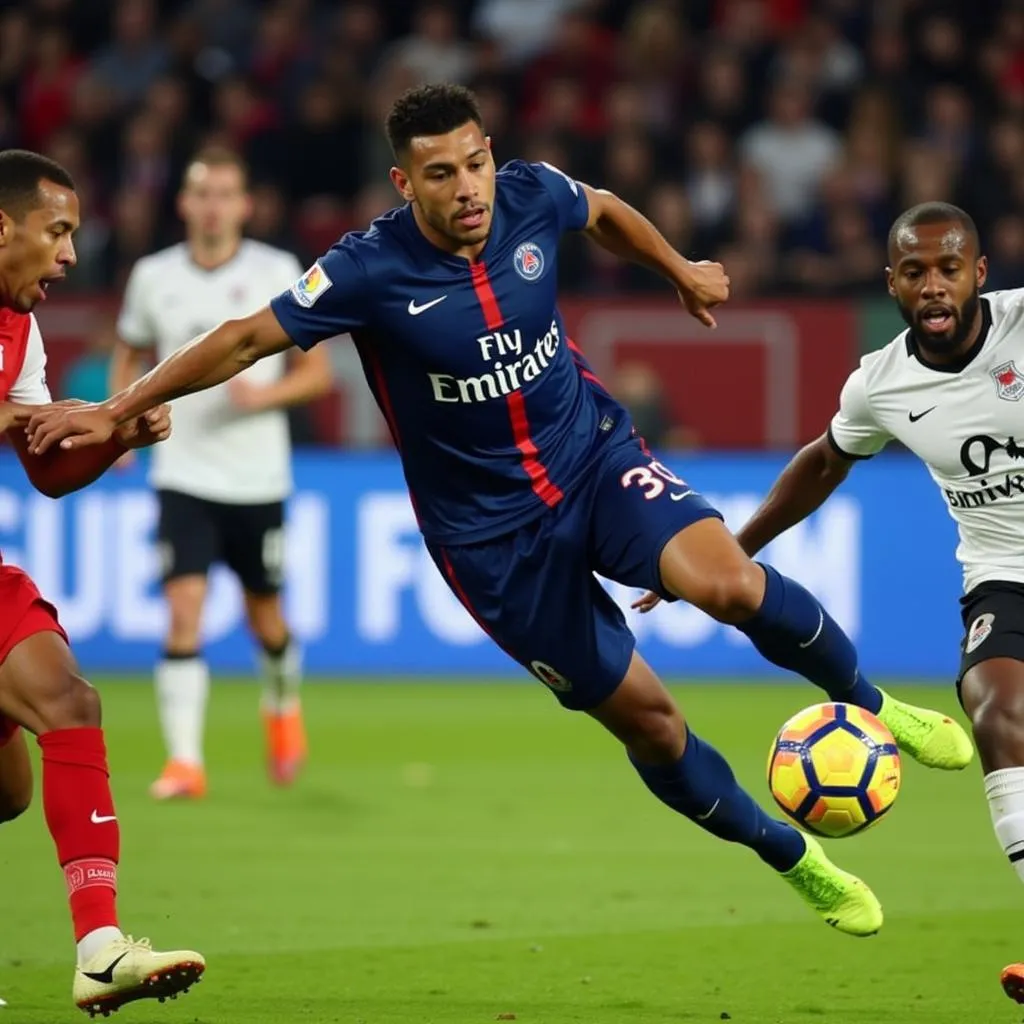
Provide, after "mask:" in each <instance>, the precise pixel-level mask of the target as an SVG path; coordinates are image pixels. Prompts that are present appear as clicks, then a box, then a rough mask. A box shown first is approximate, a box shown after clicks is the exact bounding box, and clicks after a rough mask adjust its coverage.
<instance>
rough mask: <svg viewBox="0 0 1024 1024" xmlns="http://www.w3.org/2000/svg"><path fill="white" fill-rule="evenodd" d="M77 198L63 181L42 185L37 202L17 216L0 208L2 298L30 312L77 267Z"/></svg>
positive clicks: (20, 310)
mask: <svg viewBox="0 0 1024 1024" xmlns="http://www.w3.org/2000/svg"><path fill="white" fill-rule="evenodd" d="M78 223H79V214H78V196H77V195H75V193H74V192H73V191H72V190H71V189H69V188H64V187H63V186H62V185H56V184H54V183H53V182H52V181H47V180H45V179H44V180H43V181H41V182H40V183H39V198H38V203H37V205H35V206H34V207H33V208H32V209H31V210H29V211H28V212H27V213H25V214H24V215H23V216H22V217H21V218H20V220H15V219H14V218H13V217H10V216H9V215H8V214H7V213H5V212H3V211H0V302H2V304H3V305H5V306H7V307H8V308H9V309H14V310H17V311H18V312H19V313H28V312H31V310H32V309H33V307H34V306H35V305H36V303H37V302H42V301H43V300H44V299H45V298H46V292H47V289H48V288H49V286H50V285H51V284H52V283H53V282H54V281H59V280H61V279H62V278H63V277H64V276H65V275H66V273H67V269H68V267H73V266H74V265H75V260H76V256H75V246H74V243H73V242H72V240H71V239H72V235H73V234H74V232H75V231H76V229H77V228H78Z"/></svg>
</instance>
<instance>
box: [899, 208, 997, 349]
mask: <svg viewBox="0 0 1024 1024" xmlns="http://www.w3.org/2000/svg"><path fill="white" fill-rule="evenodd" d="M890 259H891V260H892V266H891V267H888V268H887V269H886V276H887V278H888V284H889V294H890V295H891V296H892V297H893V298H894V299H895V300H896V304H897V306H899V310H900V313H901V315H902V316H903V319H904V320H905V321H906V323H907V325H908V326H909V327H910V329H911V330H912V331H913V332H914V339H915V340H916V341H917V343H918V345H920V347H921V348H922V349H923V350H924V351H926V352H930V353H932V354H933V355H936V356H950V355H955V354H957V353H959V351H960V350H961V349H962V348H963V347H964V346H965V344H967V343H968V341H969V339H970V340H973V339H972V338H971V333H972V331H973V330H974V329H975V327H976V326H977V325H978V324H979V323H980V321H979V320H978V314H979V308H980V291H981V287H982V285H984V283H985V277H986V275H987V273H988V262H987V261H986V259H985V257H984V256H979V254H978V253H977V251H976V247H975V244H974V242H973V240H972V239H971V238H970V236H969V235H968V233H967V232H966V231H964V229H963V228H962V227H961V226H960V225H959V224H952V223H944V224H943V223H940V224H919V225H917V226H916V227H909V228H905V229H904V230H903V231H902V232H901V233H900V235H899V236H898V237H897V239H896V245H895V248H894V250H893V252H891V253H890Z"/></svg>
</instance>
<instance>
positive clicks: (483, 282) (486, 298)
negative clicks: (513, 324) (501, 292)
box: [472, 261, 505, 331]
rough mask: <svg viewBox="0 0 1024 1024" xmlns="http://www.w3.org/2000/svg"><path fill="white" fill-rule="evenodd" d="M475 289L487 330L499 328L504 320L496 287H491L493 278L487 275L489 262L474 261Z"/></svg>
mask: <svg viewBox="0 0 1024 1024" xmlns="http://www.w3.org/2000/svg"><path fill="white" fill-rule="evenodd" d="M472 268H473V290H474V291H475V292H476V297H477V301H478V302H479V303H480V308H481V309H482V310H483V311H484V322H485V323H486V324H487V330H489V331H494V330H497V329H498V328H499V327H500V326H501V325H502V324H503V323H504V322H505V318H504V317H503V316H502V315H501V309H500V308H499V306H498V300H497V298H495V295H494V289H493V288H492V287H491V279H490V278H489V277H488V276H487V264H486V263H484V262H482V261H481V262H480V263H473V264H472Z"/></svg>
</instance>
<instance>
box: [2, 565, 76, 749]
mask: <svg viewBox="0 0 1024 1024" xmlns="http://www.w3.org/2000/svg"><path fill="white" fill-rule="evenodd" d="M36 633H59V634H60V635H61V636H62V637H63V638H64V641H65V643H67V639H68V637H67V634H66V633H65V632H64V629H63V627H62V626H61V624H60V621H59V620H58V619H57V609H56V608H54V607H53V605H52V604H50V602H49V601H46V600H44V598H43V596H42V594H40V593H39V588H38V587H36V585H35V584H34V583H33V582H32V579H31V577H30V576H29V575H28V573H25V572H22V570H21V569H18V568H17V567H16V566H13V565H3V564H0V665H2V664H3V663H4V661H6V659H7V655H8V654H10V653H11V651H12V650H14V648H15V647H16V646H17V645H18V644H20V643H21V641H22V640H27V639H28V638H29V637H30V636H34V635H35V634H36ZM17 731H18V725H17V723H16V722H12V721H11V720H10V719H9V718H5V717H4V716H3V715H0V747H2V746H3V745H4V744H5V743H6V742H7V741H8V740H10V739H11V737H12V736H13V735H14V734H15V733H16V732H17Z"/></svg>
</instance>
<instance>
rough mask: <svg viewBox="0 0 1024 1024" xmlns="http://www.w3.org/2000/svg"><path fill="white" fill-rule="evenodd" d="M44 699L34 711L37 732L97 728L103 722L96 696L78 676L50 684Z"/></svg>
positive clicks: (71, 674) (98, 698)
mask: <svg viewBox="0 0 1024 1024" xmlns="http://www.w3.org/2000/svg"><path fill="white" fill-rule="evenodd" d="M46 689H47V695H46V697H45V698H44V699H41V700H40V701H39V702H38V705H37V708H36V711H37V714H38V717H39V721H40V726H41V727H40V729H39V732H40V733H43V732H53V731H55V730H57V729H79V728H84V727H98V726H99V725H100V724H101V722H102V720H103V711H102V705H101V701H100V695H99V693H98V692H97V691H96V689H95V688H94V687H93V686H91V685H90V684H89V683H87V682H86V681H85V680H84V679H83V678H82V677H81V676H78V675H75V674H74V673H72V672H69V673H67V674H66V675H65V677H64V678H63V679H62V680H59V681H54V682H52V683H51V684H50V685H49V686H48V687H47V688H46Z"/></svg>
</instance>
